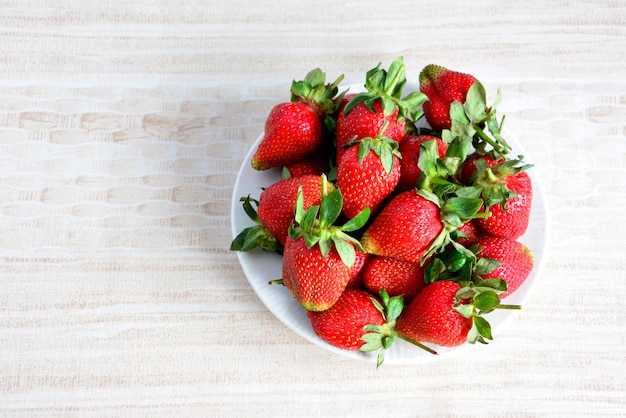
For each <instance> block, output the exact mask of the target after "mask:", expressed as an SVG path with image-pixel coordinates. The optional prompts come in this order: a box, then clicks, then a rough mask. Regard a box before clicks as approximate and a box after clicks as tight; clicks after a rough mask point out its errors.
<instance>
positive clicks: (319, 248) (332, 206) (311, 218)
mask: <svg viewBox="0 0 626 418" xmlns="http://www.w3.org/2000/svg"><path fill="white" fill-rule="evenodd" d="M322 179H323V180H324V179H325V177H324V176H322ZM303 206H304V197H303V195H302V192H301V191H300V192H298V198H297V201H296V209H295V223H296V224H297V226H292V227H291V228H290V229H289V236H288V238H287V242H286V243H285V251H284V253H283V265H282V272H283V278H282V282H283V284H284V285H285V286H286V287H287V288H288V289H289V290H290V291H291V293H292V294H293V296H294V298H295V299H296V300H297V301H298V303H299V304H300V305H302V306H303V307H304V308H305V309H307V310H312V311H323V310H326V309H328V308H330V307H331V306H333V305H334V304H335V303H336V302H337V300H338V299H339V297H340V296H341V294H342V293H343V291H344V290H345V289H346V287H347V285H348V283H349V281H350V275H351V271H350V269H351V268H352V267H353V266H354V263H355V259H356V250H355V246H356V247H357V248H358V249H360V250H362V248H361V244H360V243H359V241H358V240H356V239H355V238H353V237H351V236H350V235H348V234H347V233H348V232H352V231H356V230H358V229H360V228H362V227H363V225H364V224H365V222H367V219H368V217H369V210H364V211H363V212H362V213H360V214H359V215H358V216H356V217H355V218H353V219H351V220H349V221H348V222H346V223H345V224H344V225H343V226H336V225H334V223H335V222H336V221H337V219H338V217H339V215H340V214H341V208H342V197H341V192H340V191H339V189H335V190H333V191H332V192H330V193H329V194H328V195H326V196H324V197H323V198H322V203H321V205H319V206H312V207H310V208H309V209H307V210H306V211H305V210H304V207H303Z"/></svg>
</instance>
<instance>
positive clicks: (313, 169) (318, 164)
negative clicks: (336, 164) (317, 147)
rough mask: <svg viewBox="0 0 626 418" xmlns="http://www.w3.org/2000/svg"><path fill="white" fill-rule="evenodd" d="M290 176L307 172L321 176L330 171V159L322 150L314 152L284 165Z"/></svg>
mask: <svg viewBox="0 0 626 418" xmlns="http://www.w3.org/2000/svg"><path fill="white" fill-rule="evenodd" d="M285 168H286V169H287V171H288V172H289V176H290V177H299V176H304V175H308V174H315V175H317V176H321V175H322V174H328V172H329V171H330V161H329V159H328V155H327V154H326V153H323V152H319V153H315V154H313V155H310V156H308V157H305V158H304V159H302V160H300V161H296V162H294V163H291V164H287V165H286V166H285Z"/></svg>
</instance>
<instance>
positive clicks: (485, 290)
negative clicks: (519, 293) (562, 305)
mask: <svg viewBox="0 0 626 418" xmlns="http://www.w3.org/2000/svg"><path fill="white" fill-rule="evenodd" d="M480 251H481V249H479V248H472V250H471V251H469V250H465V249H460V248H458V247H455V246H449V247H448V248H447V249H446V250H445V251H443V252H441V253H439V254H437V255H436V256H435V257H433V259H432V260H431V261H430V262H429V263H428V264H427V265H426V266H425V268H424V280H425V282H426V283H433V282H435V281H440V280H450V281H454V282H457V283H459V284H460V285H461V286H462V287H461V289H459V291H458V292H457V294H456V295H455V302H456V305H455V306H454V309H455V310H456V311H457V312H458V313H460V314H461V315H463V316H464V317H465V318H470V319H471V320H472V328H471V330H470V332H469V334H468V336H467V340H468V342H469V343H471V344H474V343H476V342H480V343H483V344H486V343H487V341H486V340H492V339H493V337H492V333H491V326H490V324H489V322H488V321H487V320H486V319H485V318H484V317H483V315H486V314H488V313H490V312H493V311H494V310H496V309H521V306H519V305H505V304H502V303H501V301H500V296H499V295H500V294H501V293H502V292H505V291H506V290H507V284H506V282H505V281H504V280H502V279H501V278H489V279H483V278H482V276H484V275H486V274H489V273H491V272H493V271H494V269H495V268H496V267H497V266H498V265H499V264H500V262H499V261H497V260H493V259H489V258H478V257H477V256H476V254H478V253H479V252H480Z"/></svg>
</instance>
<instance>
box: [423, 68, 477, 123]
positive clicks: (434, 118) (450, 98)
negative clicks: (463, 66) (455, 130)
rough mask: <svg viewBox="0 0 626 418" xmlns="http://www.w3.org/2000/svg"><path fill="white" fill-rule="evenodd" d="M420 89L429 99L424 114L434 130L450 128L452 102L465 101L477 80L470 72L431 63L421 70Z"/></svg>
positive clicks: (425, 104) (424, 106)
mask: <svg viewBox="0 0 626 418" xmlns="http://www.w3.org/2000/svg"><path fill="white" fill-rule="evenodd" d="M419 81H420V90H421V92H422V93H424V94H425V95H426V96H427V97H428V99H429V101H427V102H426V103H424V105H423V108H424V116H425V117H426V121H427V122H428V123H429V125H430V126H431V127H432V128H433V129H434V130H438V131H440V130H443V129H450V127H451V121H450V104H451V103H452V102H454V101H458V102H461V103H465V99H466V95H467V92H468V90H469V89H470V87H471V86H472V84H474V83H475V82H476V81H477V80H476V78H475V77H474V76H472V75H470V74H465V73H460V72H456V71H451V70H448V69H447V68H445V67H442V66H440V65H435V64H429V65H427V66H426V67H424V69H423V70H422V71H421V72H420V75H419Z"/></svg>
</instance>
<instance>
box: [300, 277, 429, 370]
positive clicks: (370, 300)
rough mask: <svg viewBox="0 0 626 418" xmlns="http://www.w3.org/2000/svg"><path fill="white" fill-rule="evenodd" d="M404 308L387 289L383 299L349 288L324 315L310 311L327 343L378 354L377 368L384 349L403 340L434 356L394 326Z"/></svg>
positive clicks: (320, 335)
mask: <svg viewBox="0 0 626 418" xmlns="http://www.w3.org/2000/svg"><path fill="white" fill-rule="evenodd" d="M403 309H404V301H403V299H402V297H401V296H399V297H389V294H387V292H385V291H384V290H383V291H381V292H380V299H378V298H375V297H373V296H372V295H370V294H369V293H368V292H366V291H363V290H358V289H347V290H346V291H345V292H343V294H342V295H341V297H340V298H339V300H338V301H337V302H336V303H335V304H334V305H333V306H332V307H331V308H329V309H327V310H325V311H323V312H311V311H309V312H307V315H308V317H309V319H310V321H311V326H312V327H313V331H314V332H315V333H316V334H317V335H318V336H319V337H320V338H321V339H322V340H324V341H326V342H327V343H329V344H330V345H333V346H335V347H339V348H342V349H346V350H361V351H376V350H378V356H377V365H376V366H377V367H379V366H380V365H381V364H382V363H383V361H384V357H383V350H385V349H387V348H389V347H390V346H391V344H392V343H393V341H394V338H395V337H396V336H397V337H400V338H403V339H406V340H407V341H409V342H410V343H412V344H414V345H416V346H418V347H419V348H421V349H423V350H426V351H428V352H429V353H431V354H437V352H436V351H434V350H433V349H431V348H429V347H426V346H424V345H423V344H421V343H419V342H417V341H411V340H408V339H407V338H405V337H404V336H403V335H399V334H398V333H397V332H396V331H395V329H394V327H395V324H396V320H397V319H398V316H399V315H400V314H401V313H402V310H403Z"/></svg>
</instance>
